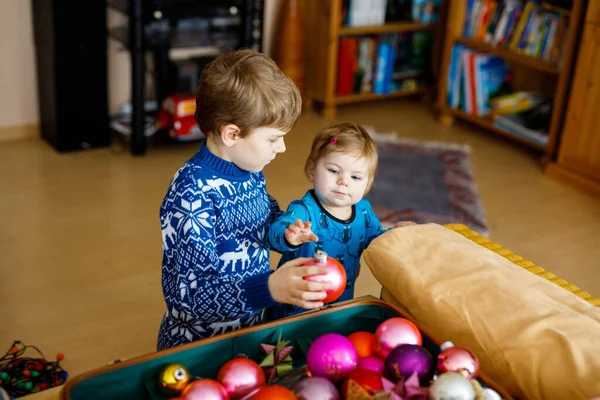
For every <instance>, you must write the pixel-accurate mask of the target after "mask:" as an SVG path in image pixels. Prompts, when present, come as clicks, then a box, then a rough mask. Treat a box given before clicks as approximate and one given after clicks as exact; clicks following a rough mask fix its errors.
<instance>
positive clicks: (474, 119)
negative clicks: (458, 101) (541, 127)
mask: <svg viewBox="0 0 600 400" xmlns="http://www.w3.org/2000/svg"><path fill="white" fill-rule="evenodd" d="M445 109H446V111H447V112H448V113H450V114H452V115H454V116H455V117H457V118H460V119H462V120H465V121H468V122H471V123H473V124H475V125H478V126H481V127H482V128H485V129H488V130H490V131H492V132H494V133H497V134H499V135H501V136H505V137H507V138H510V139H513V140H515V141H517V142H520V143H522V144H524V145H527V146H529V147H531V148H533V149H535V150H539V151H544V150H546V146H545V145H541V144H538V143H535V142H532V141H529V140H527V139H526V138H523V137H521V136H518V135H515V134H512V133H510V132H507V131H505V130H503V129H500V128H497V127H495V126H494V124H493V123H492V121H491V120H490V119H487V118H482V117H479V116H476V115H469V114H467V113H465V112H463V111H461V110H457V109H455V108H450V107H445Z"/></svg>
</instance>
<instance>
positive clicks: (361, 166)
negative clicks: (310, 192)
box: [309, 151, 371, 211]
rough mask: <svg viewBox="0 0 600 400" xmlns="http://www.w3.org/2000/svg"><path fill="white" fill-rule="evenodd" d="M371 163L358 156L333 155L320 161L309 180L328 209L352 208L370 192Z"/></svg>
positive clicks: (339, 153) (336, 153)
mask: <svg viewBox="0 0 600 400" xmlns="http://www.w3.org/2000/svg"><path fill="white" fill-rule="evenodd" d="M370 166H371V165H370V163H369V161H368V160H367V159H365V158H364V157H362V158H361V157H360V156H359V155H357V154H347V153H342V152H335V151H334V152H332V153H329V154H328V155H326V156H325V157H322V158H321V159H319V160H318V161H317V164H316V165H315V167H314V170H313V171H311V174H310V176H309V177H310V180H311V182H312V183H313V187H314V189H315V194H316V195H317V197H318V198H319V200H320V201H321V204H322V205H323V207H325V209H326V210H328V211H330V209H334V208H350V207H351V206H352V205H354V204H356V203H358V202H359V201H360V200H361V199H362V198H363V196H364V195H365V193H366V191H367V186H368V184H369V182H370V180H371V176H369V167H370Z"/></svg>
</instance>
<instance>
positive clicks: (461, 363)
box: [437, 346, 479, 378]
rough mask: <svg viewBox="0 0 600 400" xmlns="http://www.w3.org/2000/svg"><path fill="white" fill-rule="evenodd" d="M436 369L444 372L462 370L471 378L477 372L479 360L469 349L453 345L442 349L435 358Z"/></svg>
mask: <svg viewBox="0 0 600 400" xmlns="http://www.w3.org/2000/svg"><path fill="white" fill-rule="evenodd" d="M437 369H438V372H439V373H440V374H442V373H444V372H462V373H464V374H466V375H467V377H469V378H473V377H474V376H476V375H477V372H479V360H478V359H477V357H476V356H475V354H473V353H472V352H471V351H470V350H467V349H465V348H464V347H460V346H454V347H450V348H447V349H445V350H443V351H442V352H441V353H440V354H439V355H438V359H437Z"/></svg>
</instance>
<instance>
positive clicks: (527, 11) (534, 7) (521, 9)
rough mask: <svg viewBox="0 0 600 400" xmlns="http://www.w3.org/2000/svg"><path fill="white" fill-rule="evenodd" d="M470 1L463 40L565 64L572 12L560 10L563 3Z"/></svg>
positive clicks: (545, 0)
mask: <svg viewBox="0 0 600 400" xmlns="http://www.w3.org/2000/svg"><path fill="white" fill-rule="evenodd" d="M466 1H467V9H466V14H465V24H464V29H463V37H465V38H472V39H475V40H479V41H482V42H485V43H488V44H490V45H491V46H494V47H500V48H505V49H508V50H511V51H514V52H516V53H520V54H524V55H527V56H531V57H536V58H539V59H542V60H546V61H548V62H551V63H553V64H556V65H560V64H561V62H562V54H563V48H564V44H565V39H566V36H567V30H568V27H569V16H570V11H569V10H568V9H565V8H562V7H560V5H561V4H562V3H561V2H557V1H556V0H555V1H551V0H466ZM555 3H558V5H557V4H555Z"/></svg>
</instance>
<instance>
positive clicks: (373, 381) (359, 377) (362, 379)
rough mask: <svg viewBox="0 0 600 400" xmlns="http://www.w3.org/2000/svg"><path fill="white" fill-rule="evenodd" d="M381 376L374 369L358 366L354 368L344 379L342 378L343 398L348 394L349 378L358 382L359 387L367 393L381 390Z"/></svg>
mask: <svg viewBox="0 0 600 400" xmlns="http://www.w3.org/2000/svg"><path fill="white" fill-rule="evenodd" d="M381 378H382V376H381V374H378V373H377V372H375V371H371V370H368V369H360V368H359V369H355V370H354V371H352V372H350V375H348V377H347V378H346V380H344V384H343V385H342V395H343V396H344V398H346V397H347V396H348V384H349V383H350V380H353V381H354V382H356V383H358V384H359V385H360V387H362V388H363V389H365V390H366V391H367V392H369V393H372V391H377V390H382V389H383V381H382V380H381Z"/></svg>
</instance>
